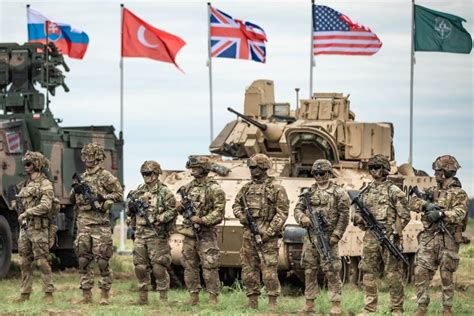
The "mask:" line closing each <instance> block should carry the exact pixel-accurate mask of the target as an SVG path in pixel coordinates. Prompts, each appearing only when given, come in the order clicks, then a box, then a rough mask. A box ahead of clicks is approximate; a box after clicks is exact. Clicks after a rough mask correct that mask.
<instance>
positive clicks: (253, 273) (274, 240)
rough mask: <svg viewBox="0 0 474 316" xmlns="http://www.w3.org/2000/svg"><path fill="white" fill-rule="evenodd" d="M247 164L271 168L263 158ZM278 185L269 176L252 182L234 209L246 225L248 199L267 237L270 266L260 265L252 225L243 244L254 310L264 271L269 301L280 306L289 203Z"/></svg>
mask: <svg viewBox="0 0 474 316" xmlns="http://www.w3.org/2000/svg"><path fill="white" fill-rule="evenodd" d="M247 164H248V165H249V167H253V166H259V167H261V168H262V169H265V171H266V170H267V169H270V168H271V162H270V160H269V159H268V157H267V156H265V155H263V154H257V155H254V156H252V157H251V158H250V159H249V160H248V162H247ZM274 181H275V179H274V178H273V177H269V176H268V175H266V173H265V175H264V176H263V178H261V179H258V180H257V179H252V180H251V181H250V182H248V183H246V184H245V185H244V186H243V187H242V188H241V189H240V190H239V192H238V193H237V196H236V197H235V202H234V205H233V206H232V208H233V211H234V216H235V217H236V218H239V219H240V220H241V222H242V219H243V218H245V212H244V206H243V203H242V198H245V200H246V201H247V205H248V207H249V209H250V211H251V213H252V216H253V218H254V220H255V223H256V225H257V228H258V230H259V232H260V233H261V234H262V235H263V234H264V235H266V238H263V237H262V238H263V246H262V248H263V251H262V252H263V257H264V259H265V261H266V262H260V259H259V256H258V252H257V248H256V244H255V241H254V240H253V239H252V234H251V232H250V229H249V228H248V225H245V224H244V234H243V242H242V248H241V250H240V260H241V263H242V280H243V282H244V285H245V287H246V294H247V296H248V297H249V306H250V307H253V308H257V307H258V301H257V305H255V301H256V300H257V298H258V296H259V295H260V283H261V282H260V271H261V272H262V276H263V283H264V284H265V288H266V291H267V294H268V296H269V299H270V298H271V299H272V300H274V302H275V304H276V297H278V296H279V295H280V282H279V280H278V273H277V266H278V238H279V237H280V236H281V233H282V229H283V225H284V224H285V221H286V219H287V218H288V210H289V202H288V196H287V195H286V191H285V188H284V187H283V186H281V185H279V184H276V183H274ZM265 239H267V240H265ZM253 300H255V301H253ZM252 304H253V305H252Z"/></svg>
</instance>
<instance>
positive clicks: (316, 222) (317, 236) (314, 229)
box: [300, 191, 332, 262]
mask: <svg viewBox="0 0 474 316" xmlns="http://www.w3.org/2000/svg"><path fill="white" fill-rule="evenodd" d="M300 197H303V199H304V204H305V206H306V209H307V210H308V215H309V219H310V221H311V228H310V227H308V228H307V231H308V237H309V240H310V241H311V244H312V245H313V247H314V248H315V249H316V250H317V251H318V252H319V254H320V255H321V256H323V257H324V259H325V260H326V261H329V262H332V256H331V248H330V247H329V243H328V238H327V235H326V233H325V232H324V230H323V224H324V223H325V222H326V219H325V218H324V216H323V214H321V212H319V211H318V210H314V209H313V207H312V206H311V195H310V193H309V191H304V192H303V193H302V194H300Z"/></svg>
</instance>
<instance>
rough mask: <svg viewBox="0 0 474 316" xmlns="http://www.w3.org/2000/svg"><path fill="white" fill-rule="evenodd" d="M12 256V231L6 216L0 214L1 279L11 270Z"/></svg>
mask: <svg viewBox="0 0 474 316" xmlns="http://www.w3.org/2000/svg"><path fill="white" fill-rule="evenodd" d="M11 258H12V232H11V230H10V225H9V224H8V221H7V220H6V218H5V217H3V216H2V215H0V279H3V278H5V277H6V275H7V273H8V271H9V270H10V263H11Z"/></svg>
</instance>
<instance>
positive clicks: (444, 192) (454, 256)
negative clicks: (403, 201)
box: [410, 155, 468, 316]
mask: <svg viewBox="0 0 474 316" xmlns="http://www.w3.org/2000/svg"><path fill="white" fill-rule="evenodd" d="M459 168H460V165H459V163H458V162H457V160H456V159H455V158H454V157H453V156H449V155H444V156H441V157H438V158H437V159H436V160H435V162H433V170H435V178H436V182H437V186H436V187H432V188H430V189H428V190H427V192H426V193H427V194H426V195H427V197H428V199H427V200H428V201H425V200H423V199H421V198H419V197H417V196H412V197H411V199H410V209H411V210H412V211H415V212H421V213H423V214H424V215H423V216H422V222H423V226H424V230H423V231H422V232H421V233H420V234H419V235H418V242H419V245H418V247H419V248H418V251H417V253H416V257H415V286H416V295H417V299H418V309H417V310H416V312H415V315H417V316H421V315H425V314H426V312H427V310H428V304H429V303H430V297H429V294H428V289H429V287H430V283H431V280H432V279H433V275H434V274H435V273H436V270H437V269H438V267H439V272H440V276H441V287H442V290H443V307H444V310H443V316H450V315H452V314H451V306H452V305H453V296H454V283H453V273H454V272H455V271H456V270H457V268H458V265H459V255H458V252H459V244H460V243H461V242H462V231H463V230H465V228H466V223H467V204H468V197H467V194H466V192H465V191H464V190H463V189H461V182H460V181H459V180H458V178H456V177H455V175H456V172H457V170H458V169H459ZM438 221H442V222H443V223H444V224H445V226H446V228H447V230H448V231H449V233H450V235H451V236H448V234H445V233H443V232H442V231H440V230H439V229H438V226H437V224H436V223H437V222H438Z"/></svg>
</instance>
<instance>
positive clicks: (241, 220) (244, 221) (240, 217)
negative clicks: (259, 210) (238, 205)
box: [239, 214, 249, 225]
mask: <svg viewBox="0 0 474 316" xmlns="http://www.w3.org/2000/svg"><path fill="white" fill-rule="evenodd" d="M239 222H240V224H242V225H248V224H249V222H248V221H247V217H246V216H245V215H244V214H240V216H239Z"/></svg>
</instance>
